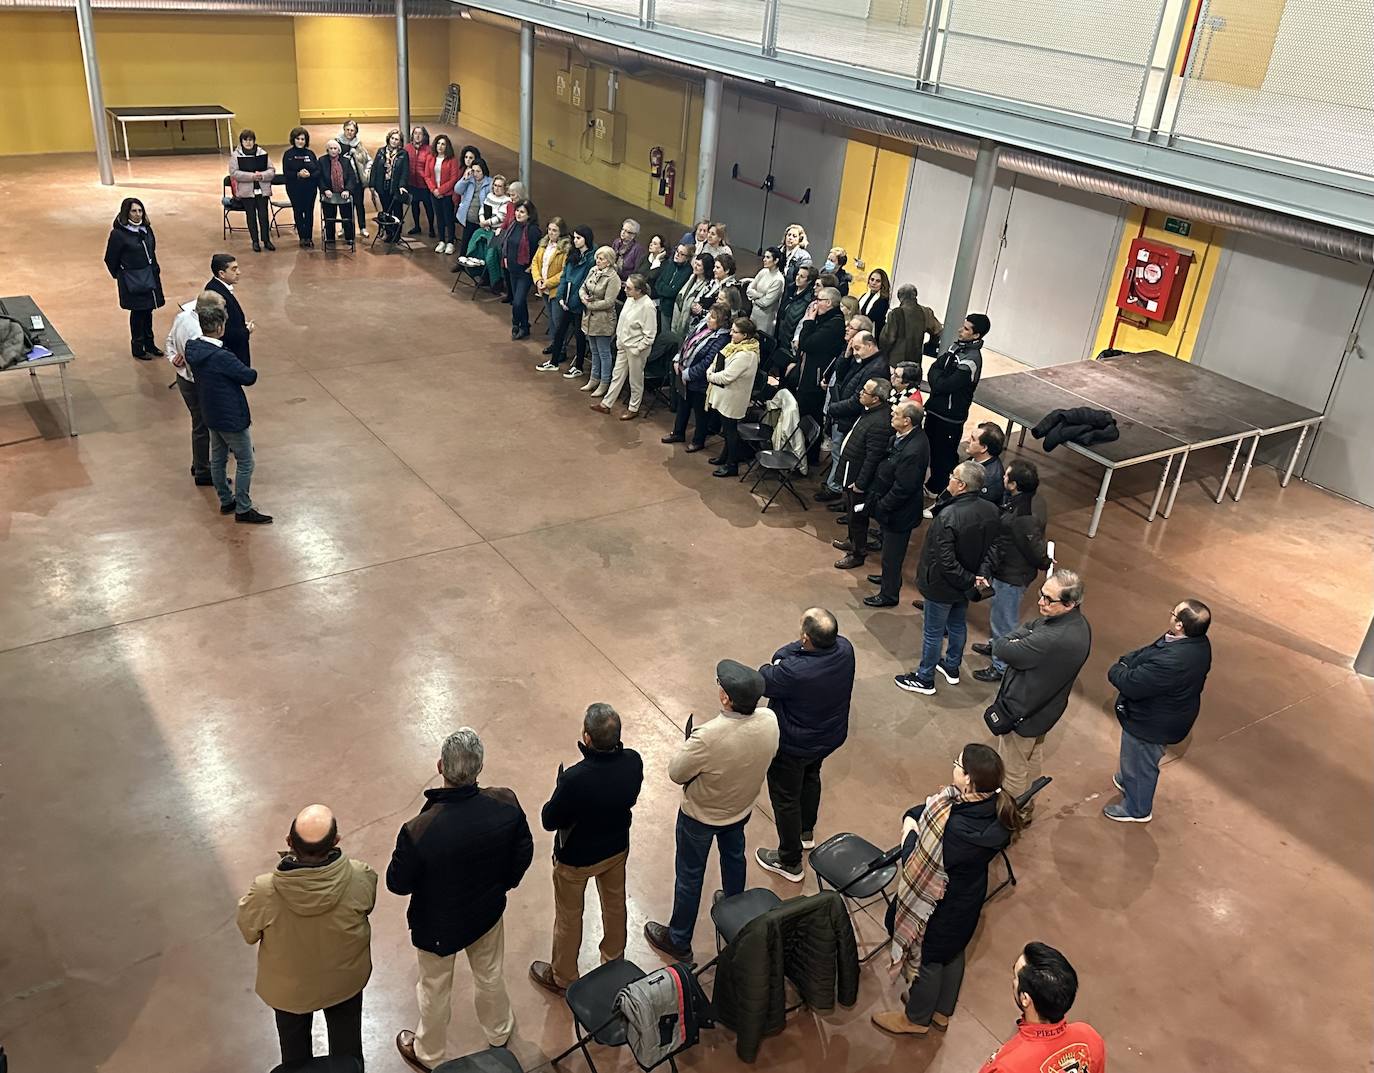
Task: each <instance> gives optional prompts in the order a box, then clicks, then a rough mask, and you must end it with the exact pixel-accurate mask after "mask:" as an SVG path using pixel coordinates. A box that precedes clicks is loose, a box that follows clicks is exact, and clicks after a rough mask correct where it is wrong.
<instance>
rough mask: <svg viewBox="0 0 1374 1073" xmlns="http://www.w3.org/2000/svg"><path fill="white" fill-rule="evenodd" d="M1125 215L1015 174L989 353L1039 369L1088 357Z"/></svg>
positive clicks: (1096, 199)
mask: <svg viewBox="0 0 1374 1073" xmlns="http://www.w3.org/2000/svg"><path fill="white" fill-rule="evenodd" d="M1125 212H1126V206H1125V204H1124V203H1122V202H1120V201H1115V200H1113V199H1112V198H1106V197H1102V196H1100V195H1098V194H1089V193H1085V192H1083V191H1080V190H1071V189H1069V188H1068V187H1066V186H1056V185H1055V184H1053V183H1047V182H1044V181H1042V180H1039V179H1033V178H1030V177H1028V176H1025V175H1017V176H1016V177H1015V182H1014V185H1013V187H1012V192H1011V207H1010V209H1009V211H1008V214H1007V220H1006V226H1005V227H1004V229H1003V232H1002V242H1001V247H1002V248H1001V250H1000V252H999V253H998V255H997V258H996V261H995V263H994V266H993V267H994V276H993V278H992V280H991V287H992V297H991V299H990V300H989V301H988V304H987V313H988V316H989V317H990V318H991V319H992V332H991V334H990V336H989V339H990V341H989V343H988V346H990V347H991V348H992V349H993V350H995V351H997V352H998V353H999V354H1005V355H1007V356H1008V357H1012V358H1015V359H1016V360H1017V361H1022V362H1025V363H1026V364H1027V365H1034V366H1044V365H1062V364H1064V363H1065V362H1070V361H1081V360H1082V359H1084V358H1088V357H1091V356H1092V354H1091V350H1092V345H1093V338H1094V336H1095V335H1096V332H1097V323H1098V320H1099V319H1100V318H1101V313H1102V307H1103V304H1104V302H1105V301H1106V293H1107V288H1108V287H1109V286H1110V284H1111V277H1112V275H1113V273H1112V265H1113V263H1114V261H1115V254H1116V245H1117V242H1118V241H1119V239H1120V235H1121V223H1122V220H1123V219H1124V218H1125ZM980 267H981V264H980Z"/></svg>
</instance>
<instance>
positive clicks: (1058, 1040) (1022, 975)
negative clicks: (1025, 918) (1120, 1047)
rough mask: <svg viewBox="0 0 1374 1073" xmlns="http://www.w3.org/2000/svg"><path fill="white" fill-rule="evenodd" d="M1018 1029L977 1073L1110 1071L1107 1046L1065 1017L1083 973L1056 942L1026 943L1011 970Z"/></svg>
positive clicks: (1093, 1032)
mask: <svg viewBox="0 0 1374 1073" xmlns="http://www.w3.org/2000/svg"><path fill="white" fill-rule="evenodd" d="M1011 993H1012V1000H1013V1001H1014V1002H1015V1003H1016V1006H1017V1009H1019V1010H1020V1011H1021V1017H1020V1019H1019V1020H1018V1021H1017V1033H1016V1035H1014V1036H1013V1037H1012V1038H1011V1039H1009V1040H1007V1042H1006V1043H1004V1044H1002V1047H1001V1049H1000V1050H999V1051H998V1052H997V1053H996V1054H994V1055H993V1056H992V1057H991V1058H989V1059H988V1060H987V1062H985V1063H984V1064H983V1068H982V1069H980V1070H979V1071H978V1073H1047V1071H1050V1070H1053V1071H1054V1073H1106V1069H1107V1047H1106V1044H1104V1043H1103V1042H1102V1037H1101V1036H1099V1035H1098V1034H1097V1033H1096V1032H1095V1031H1094V1030H1093V1028H1092V1027H1091V1026H1090V1025H1086V1024H1084V1023H1083V1022H1082V1021H1074V1022H1073V1023H1072V1024H1069V1023H1067V1022H1066V1021H1065V1020H1064V1016H1065V1014H1067V1013H1068V1012H1069V1007H1070V1006H1072V1005H1073V1000H1074V998H1076V997H1077V995H1078V974H1077V973H1076V972H1074V971H1073V966H1072V965H1070V964H1069V959H1068V958H1066V957H1065V956H1064V955H1063V954H1061V953H1060V952H1059V951H1058V950H1056V949H1055V948H1054V947H1052V946H1046V945H1045V944H1044V943H1027V944H1026V948H1025V949H1024V950H1023V951H1021V956H1020V957H1019V958H1017V959H1016V967H1015V968H1014V969H1013V970H1012V985H1011Z"/></svg>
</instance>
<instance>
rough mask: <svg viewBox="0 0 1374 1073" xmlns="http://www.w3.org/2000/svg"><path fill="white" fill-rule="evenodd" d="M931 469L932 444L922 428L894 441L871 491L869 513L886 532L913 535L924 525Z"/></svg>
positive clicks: (882, 462)
mask: <svg viewBox="0 0 1374 1073" xmlns="http://www.w3.org/2000/svg"><path fill="white" fill-rule="evenodd" d="M928 469H930V441H929V440H927V439H926V434H925V433H924V432H922V431H921V427H920V426H919V425H917V426H916V427H914V428H913V429H912V430H911V431H910V432H908V433H907V434H906V435H905V436H903V437H902V438H901V439H900V440H895V439H894V440H893V441H892V445H891V446H890V447H889V448H888V451H887V457H886V458H884V459H883V460H882V461H881V462H879V463H878V472H877V473H875V474H874V475H873V483H872V484H871V485H870V486H869V489H868V498H869V502H870V503H871V506H870V507H869V510H870V512H871V513H872V515H873V518H874V520H875V521H878V522H880V523H881V524H882V527H883V528H884V529H888V530H891V531H893V532H898V533H909V532H910V531H911V530H913V529H915V528H917V527H918V526H919V525H920V524H921V512H922V511H923V510H924V509H925V490H924V486H925V479H926V470H928Z"/></svg>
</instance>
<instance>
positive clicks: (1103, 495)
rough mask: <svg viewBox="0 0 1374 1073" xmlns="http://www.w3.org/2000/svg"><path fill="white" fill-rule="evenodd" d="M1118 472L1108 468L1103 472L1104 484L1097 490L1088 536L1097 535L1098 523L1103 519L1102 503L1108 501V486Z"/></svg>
mask: <svg viewBox="0 0 1374 1073" xmlns="http://www.w3.org/2000/svg"><path fill="white" fill-rule="evenodd" d="M1114 472H1116V471H1115V470H1113V469H1110V468H1109V469H1108V470H1107V472H1106V473H1104V474H1102V486H1101V487H1100V488H1099V489H1098V490H1097V502H1096V503H1095V504H1094V505H1093V520H1092V521H1091V522H1089V523H1088V536H1090V537H1095V536H1097V523H1098V522H1100V521H1101V520H1102V505H1103V504H1104V503H1106V502H1107V488H1108V486H1110V485H1111V483H1112V474H1113V473H1114Z"/></svg>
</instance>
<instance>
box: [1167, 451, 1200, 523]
mask: <svg viewBox="0 0 1374 1073" xmlns="http://www.w3.org/2000/svg"><path fill="white" fill-rule="evenodd" d="M1192 450H1193V449H1192V448H1191V447H1189V448H1188V449H1187V450H1185V451H1184V452H1183V455H1182V457H1180V458H1179V460H1178V469H1176V470H1175V471H1174V486H1173V487H1172V488H1170V489H1169V502H1167V503H1166V504H1164V517H1166V518H1167V517H1168V516H1169V515H1170V514H1172V513H1173V512H1174V500H1175V499H1177V498H1178V486H1179V485H1180V484H1181V483H1182V482H1183V467H1184V466H1186V465H1187V464H1188V455H1190V454H1191V453H1192Z"/></svg>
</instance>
